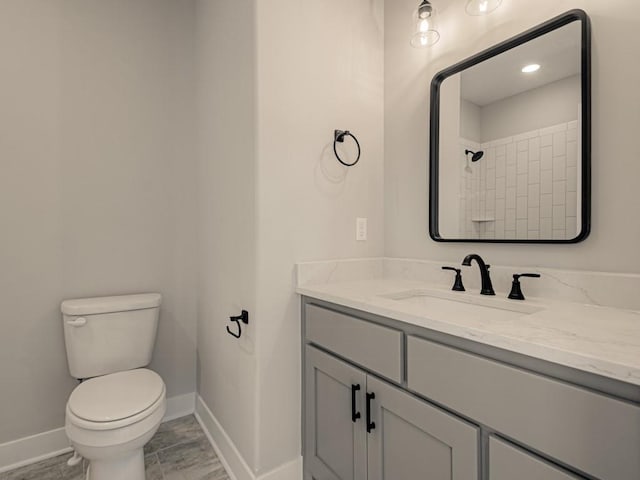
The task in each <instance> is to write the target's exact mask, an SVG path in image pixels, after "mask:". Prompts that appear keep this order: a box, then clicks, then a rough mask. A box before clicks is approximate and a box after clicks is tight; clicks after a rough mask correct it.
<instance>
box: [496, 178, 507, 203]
mask: <svg viewBox="0 0 640 480" xmlns="http://www.w3.org/2000/svg"><path fill="white" fill-rule="evenodd" d="M506 191H507V179H506V178H505V177H501V178H496V198H504V196H505V194H506Z"/></svg>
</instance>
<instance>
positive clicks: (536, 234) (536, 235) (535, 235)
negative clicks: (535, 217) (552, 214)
mask: <svg viewBox="0 0 640 480" xmlns="http://www.w3.org/2000/svg"><path fill="white" fill-rule="evenodd" d="M539 239H540V231H539V230H529V231H528V232H527V240H539Z"/></svg>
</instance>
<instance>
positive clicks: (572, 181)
mask: <svg viewBox="0 0 640 480" xmlns="http://www.w3.org/2000/svg"><path fill="white" fill-rule="evenodd" d="M577 138H578V122H577V121H571V122H568V123H561V124H558V125H554V126H551V127H547V128H543V129H540V130H534V131H530V132H525V133H522V134H519V135H516V136H513V137H508V138H502V139H499V140H493V141H489V142H486V143H483V144H478V143H475V142H469V141H466V140H462V139H461V141H460V146H461V154H462V158H463V161H462V162H461V165H462V168H461V182H460V186H461V192H460V203H461V204H460V210H461V211H460V232H461V234H462V235H464V237H466V238H497V239H519V240H525V239H526V240H537V239H570V238H573V237H575V236H576V235H577V231H578V227H577V221H578V219H577V212H578V199H579V193H578V181H577V180H578V176H579V175H580V171H579V166H578V157H579V151H578V150H579V145H578V141H577ZM465 149H470V150H473V151H476V150H483V151H484V156H483V158H482V159H481V160H479V161H478V162H476V163H472V164H471V167H470V168H471V172H469V171H468V168H467V165H468V163H467V159H466V157H465V155H464V151H465Z"/></svg>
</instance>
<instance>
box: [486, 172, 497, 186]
mask: <svg viewBox="0 0 640 480" xmlns="http://www.w3.org/2000/svg"><path fill="white" fill-rule="evenodd" d="M487 188H489V189H491V188H496V169H495V168H489V169H487Z"/></svg>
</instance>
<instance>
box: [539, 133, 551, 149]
mask: <svg viewBox="0 0 640 480" xmlns="http://www.w3.org/2000/svg"><path fill="white" fill-rule="evenodd" d="M551 145H553V135H551V134H550V133H547V134H544V135H543V134H542V133H541V134H540V147H550V146H551Z"/></svg>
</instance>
